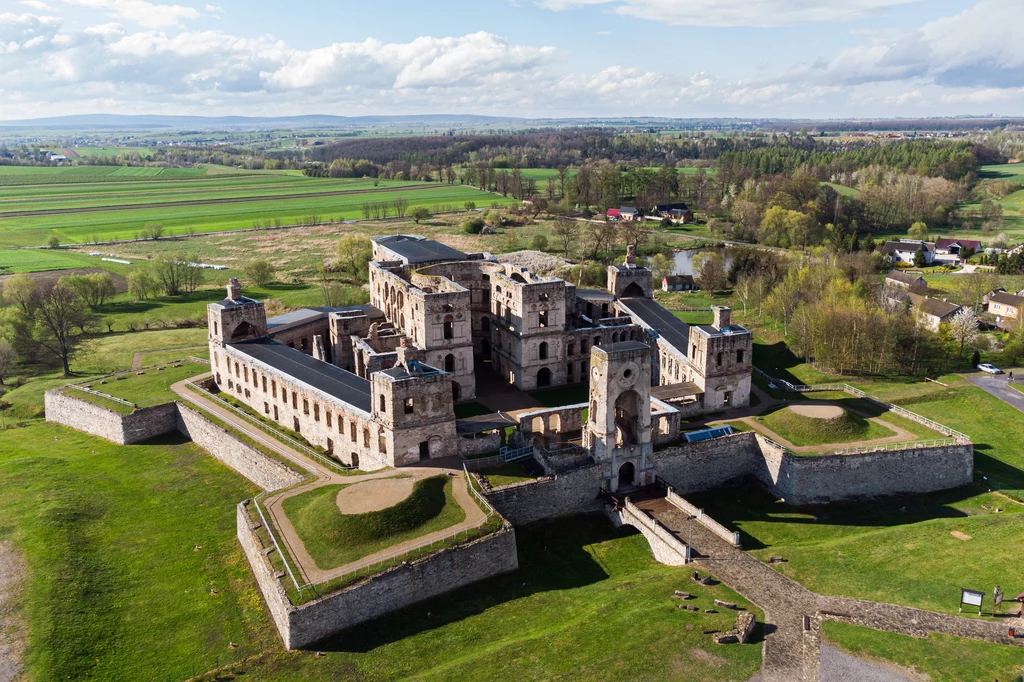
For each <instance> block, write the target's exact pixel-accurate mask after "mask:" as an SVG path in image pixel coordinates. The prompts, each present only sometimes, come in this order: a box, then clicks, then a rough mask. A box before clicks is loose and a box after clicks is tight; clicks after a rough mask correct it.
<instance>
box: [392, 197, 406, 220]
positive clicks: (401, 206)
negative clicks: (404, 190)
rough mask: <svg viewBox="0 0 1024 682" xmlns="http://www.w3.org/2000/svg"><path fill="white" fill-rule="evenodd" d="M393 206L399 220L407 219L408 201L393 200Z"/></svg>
mask: <svg viewBox="0 0 1024 682" xmlns="http://www.w3.org/2000/svg"><path fill="white" fill-rule="evenodd" d="M391 205H392V206H393V207H394V209H395V215H397V216H398V217H399V218H404V217H405V212H406V211H407V210H408V208H409V200H408V199H393V200H392V201H391Z"/></svg>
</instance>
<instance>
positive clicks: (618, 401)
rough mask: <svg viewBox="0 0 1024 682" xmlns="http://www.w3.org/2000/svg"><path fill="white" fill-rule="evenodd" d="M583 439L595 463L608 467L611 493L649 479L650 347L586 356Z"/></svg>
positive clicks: (616, 346)
mask: <svg viewBox="0 0 1024 682" xmlns="http://www.w3.org/2000/svg"><path fill="white" fill-rule="evenodd" d="M590 366H591V370H590V414H589V416H588V419H587V439H586V442H587V443H588V445H589V447H590V450H591V452H592V453H593V457H594V460H595V461H597V462H601V463H606V464H607V465H608V469H607V473H606V479H605V480H606V483H607V487H608V489H609V490H612V491H615V490H618V489H619V488H620V487H623V486H632V485H646V484H647V483H650V482H651V481H652V480H653V476H654V473H653V462H651V457H650V455H651V453H652V452H653V451H654V443H653V440H652V434H651V348H650V346H648V345H647V344H644V343H640V342H639V341H625V342H623V343H613V344H610V345H607V346H595V347H594V348H593V349H591V351H590Z"/></svg>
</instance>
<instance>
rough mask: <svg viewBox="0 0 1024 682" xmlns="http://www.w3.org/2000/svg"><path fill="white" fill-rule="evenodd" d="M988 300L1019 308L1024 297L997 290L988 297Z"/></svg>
mask: <svg viewBox="0 0 1024 682" xmlns="http://www.w3.org/2000/svg"><path fill="white" fill-rule="evenodd" d="M988 300H989V301H995V302H996V303H1002V304H1003V305H1008V306H1010V307H1013V308H1019V307H1020V306H1021V304H1022V303H1024V298H1022V297H1020V296H1016V295H1014V294H1011V293H1009V292H1008V291H997V292H996V293H994V294H992V295H991V296H989V297H988Z"/></svg>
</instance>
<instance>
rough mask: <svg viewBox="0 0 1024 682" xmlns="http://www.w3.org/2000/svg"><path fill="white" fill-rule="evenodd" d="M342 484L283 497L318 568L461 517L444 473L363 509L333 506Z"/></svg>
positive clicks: (405, 539)
mask: <svg viewBox="0 0 1024 682" xmlns="http://www.w3.org/2000/svg"><path fill="white" fill-rule="evenodd" d="M357 485H358V484H357ZM343 487H345V486H340V485H327V486H323V487H321V488H316V489H314V490H310V491H308V492H305V493H301V494H299V495H296V496H294V497H289V498H287V499H286V500H285V501H284V510H285V512H286V513H287V514H288V518H289V519H290V520H291V522H292V524H293V525H294V526H295V531H296V532H297V533H298V534H299V537H300V538H302V543H303V544H304V545H305V546H306V551H308V552H309V555H310V556H311V557H313V560H314V561H315V562H316V565H317V566H319V567H320V568H324V569H327V568H334V567H335V566H342V565H344V564H347V563H349V562H351V561H356V560H357V559H361V558H362V557H364V556H367V555H370V554H373V553H374V552H378V551H380V550H382V549H386V548H388V547H391V546H392V545H397V544H399V543H402V542H405V541H407V540H413V539H415V538H418V537H422V536H423V535H426V534H428V533H433V532H434V531H438V530H443V529H445V528H449V527H450V526H454V525H455V524H457V523H461V522H462V521H463V520H464V519H465V518H466V513H465V512H464V511H463V510H462V507H460V506H459V504H458V502H456V501H455V498H454V497H453V496H452V481H451V478H449V477H448V476H433V477H431V478H426V479H423V480H422V481H417V482H416V484H415V486H413V491H412V494H411V495H409V497H407V498H405V499H404V500H402V501H401V502H399V503H398V504H396V505H394V506H393V507H388V508H387V509H382V510H381V511H376V512H368V513H366V514H342V513H341V512H339V511H338V505H337V503H336V502H335V498H337V496H338V491H339V490H341V489H342V488H343Z"/></svg>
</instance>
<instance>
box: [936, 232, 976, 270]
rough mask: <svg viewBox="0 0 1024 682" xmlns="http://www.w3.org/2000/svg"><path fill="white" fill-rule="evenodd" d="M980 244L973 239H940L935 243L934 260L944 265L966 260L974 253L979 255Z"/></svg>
mask: <svg viewBox="0 0 1024 682" xmlns="http://www.w3.org/2000/svg"><path fill="white" fill-rule="evenodd" d="M981 251H982V248H981V242H979V241H976V240H974V239H947V238H945V237H942V238H940V239H939V240H938V241H936V242H935V260H937V261H941V262H945V263H954V264H955V263H958V262H960V260H965V261H966V260H967V259H968V258H970V257H971V256H973V255H974V254H976V253H981Z"/></svg>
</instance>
